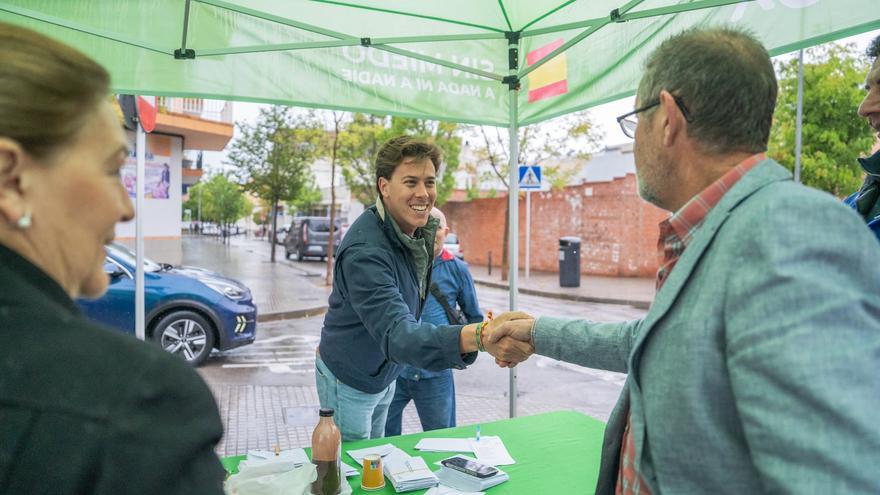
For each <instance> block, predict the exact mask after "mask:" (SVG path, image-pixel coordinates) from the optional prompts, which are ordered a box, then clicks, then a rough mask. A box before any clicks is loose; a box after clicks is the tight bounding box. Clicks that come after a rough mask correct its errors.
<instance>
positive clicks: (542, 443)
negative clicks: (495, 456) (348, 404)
mask: <svg viewBox="0 0 880 495" xmlns="http://www.w3.org/2000/svg"><path fill="white" fill-rule="evenodd" d="M604 431H605V424H604V423H602V422H601V421H599V420H596V419H593V418H591V417H589V416H585V415H583V414H581V413H578V412H573V411H559V412H552V413H547V414H539V415H536V416H526V417H522V418H514V419H505V420H502V421H496V422H494V423H486V424H483V425H481V430H480V432H481V434H482V435H484V436H485V435H498V436H500V437H501V439H502V440H503V441H504V445H505V446H506V447H507V450H508V452H510V455H511V457H513V459H514V460H515V461H516V464H513V465H510V466H501V469H503V470H504V471H506V472H507V473H508V474H510V481H508V482H506V483H502V484H500V485H498V486H496V487H493V488H490V489H489V492H490V493H491V494H492V495H505V494H538V493H540V494H544V493H546V494H557V493H559V494H562V493H565V494H570V493H592V492H593V490H594V489H595V487H596V479H597V477H598V475H599V457H600V454H601V450H602V436H603V434H604ZM474 434H475V428H474V426H460V427H458V428H449V429H446V430H435V431H429V432H425V433H418V434H414V435H404V436H399V437H389V438H377V439H374V440H360V441H357V442H346V443H343V444H342V460H343V462H346V463H347V464H349V465H351V466H357V464H356V463H355V462H354V460H353V459H352V458H351V457H350V456H349V455H348V454H347V453H346V452H347V451H348V450H354V449H362V448H364V447H369V446H372V445H381V444H384V443H392V444H394V445H396V446H397V447H399V448H400V449H402V450H404V451H405V452H407V453H408V454H410V455H419V456H422V457H423V458H424V459H425V462H427V463H428V465H429V466H431V467H432V468H434V467H435V466H433V463H434V462H436V461H439V460H440V459H443V458H446V457H449V456H450V455H453V454H451V453H446V452H425V453H422V452H419V451H417V450H415V449H414V448H413V447H414V446H415V444H416V443H417V442H418V441H419V439H421V438H429V437H442V438H467V437H473V436H474ZM306 451H307V452H308V449H306ZM244 458H245V456H235V457H226V458H224V459H222V461H223V466H224V467H225V468H226V469H227V470H229V471H230V472H233V473H234V472H236V471H237V467H238V463H239V462H240V461H242V460H243V459H244ZM348 482H349V483H350V484H351V486H352V488H353V489H354V493H389V494H390V493H395V492H394V488H393V487H392V486H391V483H388V482H387V480H386V484H385V489H384V490H381V491H377V492H365V491H363V490H361V477H360V476H354V477H351V478H348ZM424 492H425V490H418V491H414V492H408V493H413V494H420V493H424Z"/></svg>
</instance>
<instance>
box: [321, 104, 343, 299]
mask: <svg viewBox="0 0 880 495" xmlns="http://www.w3.org/2000/svg"><path fill="white" fill-rule="evenodd" d="M331 115H332V118H333V134H331V136H330V139H329V140H328V141H329V142H328V143H327V144H328V145H329V148H330V239H329V241H328V242H327V274H326V276H325V277H324V283H326V284H327V285H333V262H334V260H333V257H334V250H335V249H336V246H335V245H334V242H333V240H334V239H335V237H336V158H337V157H338V155H339V146H340V141H339V137H340V136H339V133H340V131H341V130H342V120H343V118H344V117H345V114H344V113H342V112H333V113H332V114H331Z"/></svg>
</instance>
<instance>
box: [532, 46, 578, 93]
mask: <svg viewBox="0 0 880 495" xmlns="http://www.w3.org/2000/svg"><path fill="white" fill-rule="evenodd" d="M562 43H563V41H562V39H558V40H556V41H554V42H552V43H550V44H548V45H544V46H542V47H540V48H537V49H535V50H532V51H530V52H529V53H528V55H526V63H527V64H528V65H534V64H535V63H536V62H537V61H539V60H541V59H542V58H544V57H545V56H546V55H547V54H549V53H550V52H552V51H553V50H555V49H557V48H559V47H560V46H562ZM567 77H568V65H567V62H566V58H565V52H563V53H560V54H559V55H557V56H555V57H553V60H550V61H549V62H547V63H545V64H544V65H542V66H540V67H538V68H537V69H535V70H534V71H532V72H530V73H529V75H528V79H529V103H531V102H533V101H538V100H543V99H545V98H550V97H552V96H558V95H561V94H565V93H568V80H567Z"/></svg>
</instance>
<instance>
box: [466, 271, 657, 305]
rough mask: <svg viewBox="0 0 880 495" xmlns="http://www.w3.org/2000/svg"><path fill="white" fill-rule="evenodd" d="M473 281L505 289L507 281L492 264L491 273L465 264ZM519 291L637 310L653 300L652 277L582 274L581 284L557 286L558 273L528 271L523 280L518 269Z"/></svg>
mask: <svg viewBox="0 0 880 495" xmlns="http://www.w3.org/2000/svg"><path fill="white" fill-rule="evenodd" d="M468 266H469V267H470V270H471V275H472V276H473V277H474V282H475V283H477V284H480V285H486V286H489V287H497V288H500V289H507V288H508V287H509V285H508V282H507V281H503V282H502V281H501V268H500V267H492V275H489V272H488V268H487V267H486V266H480V265H468ZM517 288H518V289H519V292H520V294H530V295H533V296H542V297H552V298H556V299H565V300H569V301H582V302H596V303H606V304H626V305H629V306H634V307H636V308H639V309H648V308H649V307H650V306H651V302H652V301H653V300H654V292H655V290H654V279H652V278H620V277H597V276H592V275H581V285H580V287H560V286H559V274H558V273H556V272H536V271H531V272H530V273H529V278H528V280H526V278H525V271H523V270H520V272H519V278H517Z"/></svg>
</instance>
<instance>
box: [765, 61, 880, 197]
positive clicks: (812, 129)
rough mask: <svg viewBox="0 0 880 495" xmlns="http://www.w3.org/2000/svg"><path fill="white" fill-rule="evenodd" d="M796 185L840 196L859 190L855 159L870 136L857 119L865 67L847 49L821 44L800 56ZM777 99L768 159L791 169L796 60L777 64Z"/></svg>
mask: <svg viewBox="0 0 880 495" xmlns="http://www.w3.org/2000/svg"><path fill="white" fill-rule="evenodd" d="M804 55H805V57H804V58H805V59H812V60H814V62H811V63H806V62H805V63H804V116H803V141H802V142H803V151H802V154H801V180H802V182H803V183H804V184H806V185H808V186H812V187H815V188H817V189H821V190H823V191H827V192H830V193H831V194H834V195H835V196H838V197H840V196H845V195H847V194H849V193H851V192H853V191H855V190H857V189H858V188H859V186H860V185H861V182H862V177H863V172H862V169H861V167H860V166H859V164H858V162H856V158H858V157H859V156H862V155H864V154H866V153H868V152H869V151H870V149H871V146H872V145H873V143H874V137H873V133H872V131H871V129H870V127H868V126H867V125H866V124H865V122H864V120H863V119H860V118H859V117H858V115H857V114H856V109H857V108H858V106H859V103H860V102H861V101H862V99H863V98H864V96H865V94H864V89H863V87H864V83H865V75H866V74H867V73H868V63H867V61H865V60H863V58H862V57H860V54H859V53H856V52H855V50H854V48H853V47H852V46H841V45H833V44H831V45H824V46H821V47H816V48H812V49H809V50H806V51H805V54H804ZM777 71H778V73H779V74H780V78H779V99H778V101H777V104H776V113H775V121H774V124H773V128H772V129H771V131H770V145H769V155H770V156H772V157H773V158H774V159H776V160H777V161H779V162H780V163H782V164H783V165H785V166H786V167H787V168H788V169H789V170H794V163H795V156H794V155H795V132H796V125H797V123H796V122H797V121H796V118H797V81H798V61H797V59H796V58H795V59H792V60H790V61H788V62H785V63H781V64H778V65H777Z"/></svg>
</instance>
